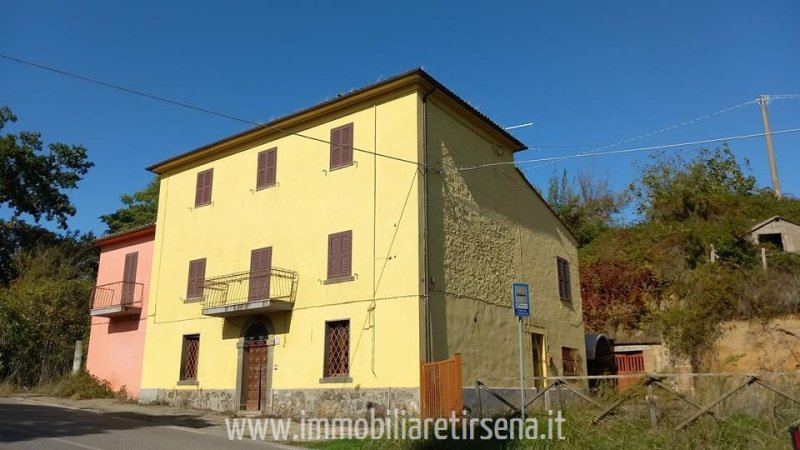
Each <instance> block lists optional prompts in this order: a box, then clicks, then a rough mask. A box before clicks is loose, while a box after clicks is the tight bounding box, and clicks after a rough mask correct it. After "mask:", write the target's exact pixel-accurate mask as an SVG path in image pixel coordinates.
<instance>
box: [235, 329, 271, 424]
mask: <svg viewBox="0 0 800 450" xmlns="http://www.w3.org/2000/svg"><path fill="white" fill-rule="evenodd" d="M270 330H271V327H270V326H269V324H268V321H266V320H260V321H257V322H254V323H251V324H250V325H249V326H248V327H247V328H245V332H244V336H243V337H242V338H243V343H242V349H243V351H244V355H243V358H242V365H243V367H242V376H243V378H244V379H243V380H242V381H243V383H242V403H243V404H244V406H245V409H247V410H248V411H261V410H263V409H264V408H265V407H266V406H267V405H269V404H270V395H271V389H270V387H271V383H272V355H271V348H270V347H271V344H272V342H271V340H270V337H269V336H270Z"/></svg>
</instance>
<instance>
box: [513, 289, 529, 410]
mask: <svg viewBox="0 0 800 450" xmlns="http://www.w3.org/2000/svg"><path fill="white" fill-rule="evenodd" d="M511 304H512V305H513V307H514V315H515V316H516V317H517V319H518V322H519V415H520V417H521V418H522V422H523V423H524V422H525V357H524V349H525V345H524V340H523V339H522V319H523V318H525V317H529V316H530V315H531V296H530V289H529V287H528V285H527V284H526V283H514V284H512V285H511Z"/></svg>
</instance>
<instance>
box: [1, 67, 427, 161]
mask: <svg viewBox="0 0 800 450" xmlns="http://www.w3.org/2000/svg"><path fill="white" fill-rule="evenodd" d="M0 58H4V59H7V60H9V61H14V62H17V63H20V64H25V65H28V66H31V67H36V68H38V69H42V70H47V71H50V72H53V73H57V74H59V75H64V76H66V77H70V78H75V79H78V80H81V81H86V82H89V83H94V84H97V85H100V86H104V87H107V88H110V89H116V90H118V91H122V92H125V93H128V94H133V95H138V96H140V97H145V98H148V99H151V100H156V101H159V102H163V103H168V104H170V105H174V106H180V107H182V108H187V109H191V110H194V111H199V112H203V113H206V114H211V115H214V116H217V117H222V118H224V119H229V120H233V121H236V122H240V123H245V124H248V125H253V126H255V127H257V128H263V129H269V130H277V131H281V132H284V133H287V134H289V135H292V136H297V137H301V138H304V139H309V140H312V141H317V142H320V143H323V144H330V143H331V142H330V141H327V140H325V139H321V138H316V137H314V136H309V135H306V134H302V133H296V132H290V131H288V130H285V129H283V128H280V127H276V126H274V125H267V124H264V123H260V122H254V121H252V120H248V119H243V118H241V117H237V116H234V115H231V114H226V113H221V112H217V111H213V110H210V109H207V108H203V107H200V106H195V105H191V104H189V103H184V102H181V101H177V100H171V99H168V98H164V97H160V96H158V95H154V94H148V93H147V92H143V91H139V90H136V89H131V88H128V87H125V86H120V85H118V84H113V83H109V82H106V81H102V80H98V79H95V78H90V77H87V76H83V75H78V74H75V73H72V72H67V71H65V70H61V69H57V68H55V67H51V66H46V65H44V64H38V63H35V62H32V61H27V60H24V59H20V58H15V57H13V56H8V55H4V54H1V53H0ZM353 151H358V152H362V153H367V154H369V155H375V156H380V157H382V158H387V159H392V160H395V161H401V162H405V163H409V164H414V165H416V166H420V167H423V166H424V165H423V164H422V163H419V162H416V161H411V160H408V159H404V158H399V157H396V156H391V155H385V154H382V153H378V152H377V151H370V150H364V149H360V148H357V147H353Z"/></svg>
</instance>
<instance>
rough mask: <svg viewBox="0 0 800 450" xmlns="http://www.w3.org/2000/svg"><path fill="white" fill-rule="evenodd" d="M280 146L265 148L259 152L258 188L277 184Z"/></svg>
mask: <svg viewBox="0 0 800 450" xmlns="http://www.w3.org/2000/svg"><path fill="white" fill-rule="evenodd" d="M277 164H278V148H277V147H275V148H271V149H269V150H264V151H263V152H260V153H259V154H258V171H257V174H256V189H264V188H268V187H270V186H274V185H275V176H276V174H277V169H278V166H277Z"/></svg>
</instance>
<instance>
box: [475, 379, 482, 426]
mask: <svg viewBox="0 0 800 450" xmlns="http://www.w3.org/2000/svg"><path fill="white" fill-rule="evenodd" d="M475 394H477V395H478V417H480V418H481V419H483V400H481V382H480V381H478V380H475Z"/></svg>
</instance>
